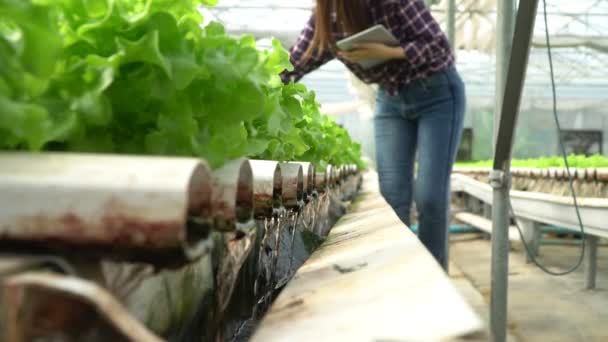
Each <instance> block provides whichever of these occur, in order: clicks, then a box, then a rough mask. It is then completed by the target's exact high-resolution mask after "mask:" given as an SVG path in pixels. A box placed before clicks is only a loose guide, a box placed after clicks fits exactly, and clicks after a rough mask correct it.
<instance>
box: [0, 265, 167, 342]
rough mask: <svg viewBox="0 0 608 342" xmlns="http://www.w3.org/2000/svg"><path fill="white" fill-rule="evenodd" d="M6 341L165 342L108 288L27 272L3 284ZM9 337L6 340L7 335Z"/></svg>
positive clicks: (2, 297) (87, 282) (1, 288)
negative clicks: (130, 311)
mask: <svg viewBox="0 0 608 342" xmlns="http://www.w3.org/2000/svg"><path fill="white" fill-rule="evenodd" d="M0 285H1V287H0V290H1V292H0V295H1V296H0V298H1V299H2V301H3V302H4V305H2V307H1V308H0V310H2V312H0V315H3V316H4V317H5V318H6V321H5V322H3V323H4V324H5V326H4V329H3V331H0V340H4V341H13V342H26V341H34V340H39V339H41V340H46V339H51V340H55V339H56V338H57V337H60V336H61V337H63V338H67V340H70V341H79V340H80V341H84V340H86V341H91V340H93V341H110V340H121V341H142V342H160V341H162V340H161V339H160V338H159V337H157V336H156V335H154V334H153V333H152V332H150V331H149V330H148V329H147V328H146V327H144V326H143V325H142V324H141V323H140V322H139V321H138V320H136V319H135V318H133V317H132V316H131V315H130V314H129V312H128V311H127V310H126V309H125V308H124V307H123V306H122V305H121V304H120V303H119V302H118V301H117V300H116V299H115V298H114V297H113V296H112V295H111V294H109V293H108V292H107V291H106V290H105V289H103V288H102V287H100V286H98V285H96V284H95V283H92V282H89V281H85V280H82V279H79V278H75V277H70V276H63V275H57V274H50V273H24V274H21V275H16V276H13V277H10V278H7V279H6V280H4V281H3V282H2V284H0ZM3 335H4V336H3Z"/></svg>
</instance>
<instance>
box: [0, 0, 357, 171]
mask: <svg viewBox="0 0 608 342" xmlns="http://www.w3.org/2000/svg"><path fill="white" fill-rule="evenodd" d="M216 2H217V0H0V61H2V62H1V63H0V149H5V150H6V149H8V150H61V151H79V152H102V153H106V152H107V153H125V154H154V155H179V156H197V157H201V158H205V159H207V160H208V161H209V162H210V164H211V165H212V166H213V167H218V166H220V165H222V164H223V163H224V162H225V161H226V160H229V159H234V158H238V157H243V156H248V157H255V158H265V159H273V160H280V161H289V160H304V161H311V162H314V163H316V164H317V166H320V167H321V168H324V166H325V165H327V164H335V165H341V164H346V163H355V164H358V165H360V166H362V165H363V163H362V162H361V158H360V156H361V151H360V146H359V145H358V144H357V143H355V142H353V141H352V140H351V138H350V136H349V135H348V133H347V132H346V131H345V130H344V129H342V128H340V127H339V126H338V125H337V124H336V123H335V122H334V121H332V120H330V119H329V118H328V117H326V116H324V115H322V114H321V113H320V111H319V105H318V104H317V102H316V101H315V94H314V93H313V92H310V91H308V90H307V89H306V87H304V86H303V85H301V84H293V83H292V84H288V85H284V84H283V83H282V82H281V79H280V77H279V76H278V75H279V73H280V72H282V71H283V70H285V69H291V68H292V66H291V65H290V63H289V56H288V53H287V51H286V50H285V49H284V48H283V47H282V46H281V44H280V43H279V42H278V41H276V40H275V41H273V44H272V47H271V48H270V49H266V50H262V49H260V48H258V47H257V46H256V40H255V39H254V37H253V36H251V35H245V36H242V37H232V36H230V35H228V34H227V33H226V32H225V30H224V27H223V26H222V25H221V24H219V23H210V24H209V25H207V26H205V27H202V26H201V23H202V19H203V18H202V16H201V15H200V13H199V11H198V10H197V6H200V5H207V6H212V5H215V3H216Z"/></svg>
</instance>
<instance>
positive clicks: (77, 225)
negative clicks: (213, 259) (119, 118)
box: [0, 153, 211, 263]
mask: <svg viewBox="0 0 608 342" xmlns="http://www.w3.org/2000/svg"><path fill="white" fill-rule="evenodd" d="M210 198H211V186H210V171H209V168H208V167H207V165H206V164H205V163H204V162H203V161H201V160H198V159H192V158H161V157H136V156H113V155H92V154H72V153H0V248H2V249H4V250H13V251H17V252H23V251H25V252H26V253H28V254H32V253H37V254H40V253H44V254H59V255H79V256H81V255H83V254H92V255H95V256H99V257H104V258H111V259H118V260H130V261H145V262H152V263H161V262H165V261H167V260H169V259H170V260H174V261H176V262H184V261H188V260H192V259H194V258H196V257H198V256H200V255H201V254H202V253H203V252H204V251H205V250H206V247H205V239H206V235H207V231H206V229H207V227H206V226H205V225H200V224H191V223H190V220H189V217H202V216H203V215H207V214H208V213H209V212H210V208H209V205H210Z"/></svg>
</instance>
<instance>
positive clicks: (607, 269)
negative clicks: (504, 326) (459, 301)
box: [450, 234, 608, 342]
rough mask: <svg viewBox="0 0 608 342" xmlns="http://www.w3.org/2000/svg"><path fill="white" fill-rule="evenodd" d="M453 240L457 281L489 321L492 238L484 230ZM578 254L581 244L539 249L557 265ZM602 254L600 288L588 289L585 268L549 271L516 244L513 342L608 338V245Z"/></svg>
mask: <svg viewBox="0 0 608 342" xmlns="http://www.w3.org/2000/svg"><path fill="white" fill-rule="evenodd" d="M450 240H451V242H450V257H451V266H450V276H451V278H452V280H453V283H454V284H455V286H456V287H457V288H458V290H459V291H460V292H461V293H462V295H463V296H464V297H465V298H466V299H467V300H468V302H469V303H470V304H471V305H472V306H473V307H474V309H475V310H476V311H477V312H478V314H479V315H480V316H481V317H482V318H483V319H484V320H486V322H488V321H489V314H488V309H489V307H488V305H489V298H490V256H491V253H490V247H491V245H490V241H489V240H486V239H484V237H483V236H482V235H480V234H465V235H462V234H459V235H454V236H452V237H451V239H450ZM579 253H580V247H579V246H554V245H551V246H549V245H543V246H541V249H540V257H541V260H542V261H543V262H544V263H545V264H547V265H551V266H555V267H556V268H553V269H556V270H563V269H566V268H568V267H571V265H574V264H575V263H576V262H577V260H578V256H579ZM598 257H599V261H598V278H597V289H596V290H591V291H589V290H584V289H583V287H584V276H583V267H581V268H579V269H578V270H577V271H576V272H575V273H573V274H570V275H567V276H563V277H553V276H549V275H547V274H545V273H543V272H542V271H541V270H540V269H538V268H537V267H535V266H534V265H533V264H526V263H525V258H524V254H523V251H522V250H521V247H520V246H517V245H515V246H514V250H512V251H511V254H510V259H509V263H510V265H509V270H510V276H509V297H508V301H509V308H508V310H509V334H510V335H509V341H517V342H535V341H551V342H560V341H568V342H573V341H608V291H607V290H608V248H607V247H601V248H600V250H599V251H598ZM474 339H475V340H479V339H481V340H483V339H487V336H486V337H482V338H479V336H478V337H476V338H474Z"/></svg>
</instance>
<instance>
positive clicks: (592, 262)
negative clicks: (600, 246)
mask: <svg viewBox="0 0 608 342" xmlns="http://www.w3.org/2000/svg"><path fill="white" fill-rule="evenodd" d="M585 239H586V240H587V241H586V243H587V246H586V252H585V289H587V290H592V289H595V279H596V274H597V242H598V237H597V236H593V235H588V234H586V236H585Z"/></svg>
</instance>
